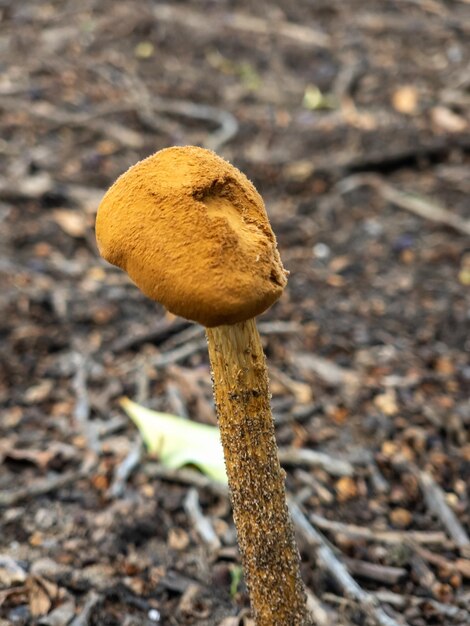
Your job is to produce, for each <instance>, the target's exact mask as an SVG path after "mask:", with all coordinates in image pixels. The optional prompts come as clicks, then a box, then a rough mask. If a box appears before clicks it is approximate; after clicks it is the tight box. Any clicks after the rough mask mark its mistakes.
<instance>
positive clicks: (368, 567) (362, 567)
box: [343, 557, 407, 585]
mask: <svg viewBox="0 0 470 626" xmlns="http://www.w3.org/2000/svg"><path fill="white" fill-rule="evenodd" d="M343 561H344V563H345V565H346V567H347V568H348V570H349V572H350V573H351V574H354V576H360V577H361V578H369V579H370V580H374V581H376V582H379V583H384V584H385V585H395V584H396V583H397V582H398V581H399V580H401V579H402V578H404V577H405V576H406V573H407V570H406V569H405V568H404V567H391V566H390V565H379V564H378V563H370V562H369V561H363V560H361V559H351V558H346V557H345V558H344V559H343Z"/></svg>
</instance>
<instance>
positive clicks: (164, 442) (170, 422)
mask: <svg viewBox="0 0 470 626" xmlns="http://www.w3.org/2000/svg"><path fill="white" fill-rule="evenodd" d="M121 406H122V408H123V409H124V411H125V412H126V413H127V415H129V417H130V418H131V419H132V421H133V422H134V424H135V425H136V426H137V428H138V429H139V431H140V434H141V435H142V439H143V440H144V442H145V445H146V446H147V448H148V451H149V452H150V453H151V454H156V455H157V456H158V458H159V459H160V461H161V463H162V464H163V465H165V466H166V467H168V468H171V469H177V468H180V467H183V466H185V465H195V466H196V467H197V468H198V469H200V470H201V471H202V472H203V473H204V474H206V475H207V476H209V477H210V478H213V479H214V480H216V481H218V482H221V483H226V482H227V475H226V473H225V463H224V455H223V451H222V445H221V443H220V435H219V429H218V428H216V427H215V426H208V425H206V424H199V423H197V422H191V421H190V420H186V419H182V418H181V417H177V416H176V415H170V414H169V413H160V412H158V411H151V410H150V409H147V408H145V407H143V406H140V404H136V403H135V402H132V400H129V398H122V399H121Z"/></svg>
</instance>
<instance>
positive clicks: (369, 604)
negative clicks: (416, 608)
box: [289, 501, 406, 626]
mask: <svg viewBox="0 0 470 626" xmlns="http://www.w3.org/2000/svg"><path fill="white" fill-rule="evenodd" d="M289 509H290V512H291V515H292V518H293V520H294V524H295V526H296V528H297V529H298V531H299V532H300V534H301V535H302V537H303V539H304V540H305V541H306V543H307V544H308V545H309V546H310V547H312V548H313V549H314V552H315V556H316V559H317V562H318V564H319V565H320V567H322V568H324V569H326V570H327V571H328V572H329V574H330V575H331V576H332V577H333V578H334V580H335V582H336V584H337V585H338V586H339V587H340V588H341V590H342V592H343V593H344V594H345V596H347V597H348V598H351V599H352V600H355V601H356V602H358V608H359V609H360V610H363V611H364V612H365V613H366V614H367V615H368V616H370V617H371V618H372V619H373V620H374V622H375V623H376V624H379V625H380V626H399V624H401V625H405V624H406V622H405V621H403V620H402V621H401V622H397V621H396V620H395V619H393V618H392V617H390V616H389V615H387V613H385V611H384V610H383V609H382V607H381V606H380V605H379V603H378V600H377V598H375V597H374V596H373V595H371V594H369V593H367V592H366V591H364V590H363V589H362V588H361V587H360V586H359V585H358V584H357V582H356V581H355V580H354V578H352V576H351V575H350V574H349V572H348V570H347V569H346V567H345V565H344V564H343V563H341V562H340V561H339V560H338V558H337V557H336V555H335V554H334V552H333V550H332V549H331V548H330V546H329V545H328V542H327V541H326V539H325V538H324V537H323V536H322V535H321V533H320V532H318V531H317V530H316V529H315V528H314V527H313V526H312V525H311V524H310V522H309V521H308V520H307V518H306V517H305V515H304V514H303V513H302V511H301V510H300V508H299V506H298V505H297V504H296V503H295V502H293V501H290V503H289Z"/></svg>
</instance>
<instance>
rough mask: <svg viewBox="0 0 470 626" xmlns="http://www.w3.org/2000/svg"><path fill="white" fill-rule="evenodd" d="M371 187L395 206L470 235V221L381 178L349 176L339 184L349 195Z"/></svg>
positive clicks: (343, 191) (339, 187) (342, 190)
mask: <svg viewBox="0 0 470 626" xmlns="http://www.w3.org/2000/svg"><path fill="white" fill-rule="evenodd" d="M363 186H369V187H372V188H373V189H375V190H376V191H377V192H378V193H379V194H380V195H381V196H382V198H383V199H384V200H386V201H387V202H391V203H392V204H394V205H395V206H398V207H400V208H401V209H405V210H406V211H410V212H411V213H414V214H415V215H418V216H419V217H422V218H424V219H427V220H429V221H431V222H436V223H438V224H443V225H445V226H448V227H449V228H452V229H454V230H456V231H457V232H459V233H462V234H464V235H470V221H469V220H465V219H463V218H462V217H460V216H459V215H456V214H455V213H452V212H451V211H449V210H448V209H445V208H444V207H441V206H439V205H437V204H434V203H433V202H431V201H430V200H428V199H427V198H422V197H417V196H414V195H411V194H409V193H404V192H403V191H399V190H398V189H395V188H394V187H392V186H391V185H388V184H387V183H385V182H384V181H383V180H382V179H381V178H380V177H379V176H376V175H373V174H364V175H357V176H349V177H348V178H344V179H343V180H342V181H341V182H340V183H338V185H337V188H338V190H339V191H340V193H348V192H349V191H352V190H353V189H357V188H358V187H363Z"/></svg>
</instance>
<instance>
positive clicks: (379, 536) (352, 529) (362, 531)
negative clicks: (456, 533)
mask: <svg viewBox="0 0 470 626" xmlns="http://www.w3.org/2000/svg"><path fill="white" fill-rule="evenodd" d="M310 519H311V520H312V522H313V523H314V524H315V525H316V526H318V527H319V528H321V529H322V530H329V531H331V532H334V533H340V534H344V535H346V536H348V537H351V538H355V539H364V540H366V541H375V542H380V543H386V544H396V543H398V544H402V543H403V542H404V541H405V540H406V539H410V540H412V541H414V542H416V543H419V544H428V545H430V544H437V545H443V544H445V543H446V542H447V537H446V534H445V533H443V532H441V531H435V532H432V531H431V532H429V531H419V530H408V531H405V530H403V531H401V530H373V529H371V528H366V527H364V526H355V525H354V524H343V523H342V522H335V521H332V520H329V519H326V517H321V516H320V515H316V514H315V513H312V514H311V515H310Z"/></svg>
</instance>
